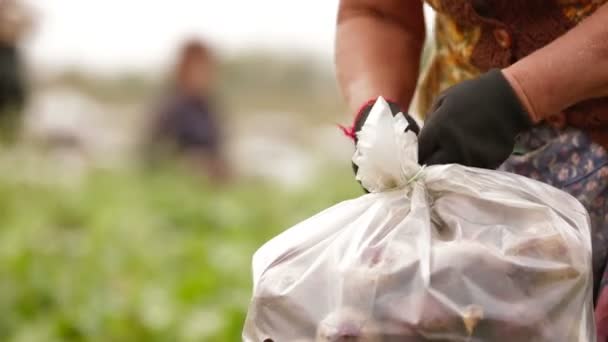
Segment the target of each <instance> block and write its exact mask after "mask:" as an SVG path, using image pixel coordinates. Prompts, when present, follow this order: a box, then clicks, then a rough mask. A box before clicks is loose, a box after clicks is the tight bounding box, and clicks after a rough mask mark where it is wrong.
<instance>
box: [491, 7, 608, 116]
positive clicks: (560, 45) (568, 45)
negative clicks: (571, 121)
mask: <svg viewBox="0 0 608 342" xmlns="http://www.w3.org/2000/svg"><path fill="white" fill-rule="evenodd" d="M503 74H504V75H505V77H506V78H507V80H508V81H509V83H510V84H511V86H512V87H513V88H514V90H515V92H516V93H517V94H518V97H519V98H520V100H521V101H522V102H523V104H524V107H525V108H526V110H527V111H528V112H529V113H530V116H531V117H532V118H533V121H535V122H538V121H541V120H542V119H544V118H546V117H547V116H549V115H552V114H556V113H559V112H561V111H562V110H564V109H566V108H568V107H570V106H571V105H574V104H575V103H577V102H580V101H583V100H587V99H591V98H597V97H604V96H608V4H606V5H603V6H602V7H600V8H599V9H598V10H597V11H596V12H595V13H594V14H593V15H591V16H590V17H589V18H587V19H585V20H583V21H582V22H581V23H580V24H579V25H577V26H576V27H574V28H573V29H572V30H570V31H569V32H568V33H566V34H565V35H563V36H561V37H560V38H558V39H556V40H555V41H553V42H552V43H551V44H549V45H547V46H545V47H543V48H541V49H539V50H537V51H536V52H534V53H533V54H531V55H529V56H527V57H525V58H523V59H521V60H520V61H519V62H517V63H515V64H513V65H511V66H510V67H508V68H506V69H504V70H503Z"/></svg>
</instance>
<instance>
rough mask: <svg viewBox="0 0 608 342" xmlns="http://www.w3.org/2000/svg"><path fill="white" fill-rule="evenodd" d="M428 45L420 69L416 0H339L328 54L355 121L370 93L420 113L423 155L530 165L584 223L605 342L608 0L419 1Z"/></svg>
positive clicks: (426, 159)
mask: <svg viewBox="0 0 608 342" xmlns="http://www.w3.org/2000/svg"><path fill="white" fill-rule="evenodd" d="M426 2H427V3H429V4H430V5H431V6H432V7H433V8H434V9H435V11H436V13H437V16H436V25H435V36H434V41H435V53H434V56H433V58H432V60H431V61H430V63H429V67H428V69H427V70H425V72H424V73H423V75H422V77H420V80H421V82H418V79H419V67H420V56H421V51H422V47H423V43H424V40H425V33H426V32H425V25H424V15H423V2H422V1H398V0H375V1H371V0H341V2H340V9H339V14H338V28H337V42H336V64H337V73H338V80H339V83H340V86H341V88H342V91H343V93H344V94H345V97H346V99H347V101H348V103H349V105H350V107H351V109H352V110H353V111H356V109H357V108H361V109H360V110H359V111H357V114H356V117H355V122H354V124H353V126H352V128H350V129H348V130H347V133H348V134H349V135H350V136H352V137H353V138H356V136H355V133H356V132H357V131H358V130H359V129H360V128H361V127H362V125H363V123H364V122H365V119H366V116H367V115H368V114H369V110H370V108H371V104H372V103H373V102H371V101H373V100H374V99H375V98H377V97H378V96H383V97H385V98H387V99H391V100H392V101H391V105H392V109H393V111H394V112H395V114H396V113H398V112H399V111H401V110H402V109H407V108H409V107H410V104H411V102H412V98H413V95H414V92H415V91H417V94H418V97H417V101H416V102H417V103H416V104H417V107H418V110H419V112H420V113H421V114H424V113H428V114H426V117H425V125H424V127H423V128H422V130H421V132H420V135H419V139H418V143H419V145H418V147H419V160H420V163H421V164H427V165H432V164H449V163H459V164H463V165H467V166H474V167H483V168H490V169H494V168H499V167H500V168H501V169H502V170H505V171H509V172H514V173H518V174H521V175H524V176H528V177H531V178H534V179H537V180H540V181H543V182H545V183H548V184H551V185H554V186H556V187H558V188H560V189H562V190H564V191H566V192H568V193H570V194H571V195H573V196H575V197H576V198H577V199H578V200H580V201H581V203H582V204H583V205H584V206H585V207H586V209H587V210H588V212H589V214H590V218H591V223H592V237H591V238H592V243H593V276H594V300H595V305H596V320H597V328H598V337H599V341H602V342H606V341H608V286H606V285H607V284H608V268H607V254H608V214H607V213H608V153H607V148H608V124H607V123H608V25H607V23H608V1H606V0H593V1H583V0H555V1H544V0H525V1H524V0H427V1H426Z"/></svg>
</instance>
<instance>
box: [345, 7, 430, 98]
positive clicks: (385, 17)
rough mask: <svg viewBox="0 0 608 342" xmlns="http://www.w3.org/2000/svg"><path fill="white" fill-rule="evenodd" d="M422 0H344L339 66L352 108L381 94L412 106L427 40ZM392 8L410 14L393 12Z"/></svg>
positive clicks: (394, 10)
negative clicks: (424, 45) (409, 0)
mask: <svg viewBox="0 0 608 342" xmlns="http://www.w3.org/2000/svg"><path fill="white" fill-rule="evenodd" d="M382 3H383V4H382ZM403 3H408V5H406V6H407V8H400V7H403V6H404V5H403ZM421 4H422V2H421V1H411V2H402V1H385V0H382V1H362V0H359V1H342V3H341V8H340V13H339V17H338V28H337V36H336V69H337V76H338V82H339V85H340V88H341V90H342V92H343V94H344V96H345V98H346V100H347V102H348V105H349V106H350V108H351V109H353V110H355V109H356V108H358V107H359V106H360V105H361V104H362V103H363V102H365V101H367V100H369V99H371V98H375V97H377V96H380V95H381V96H384V97H386V98H389V99H391V100H393V101H396V102H398V103H399V104H400V105H401V106H402V107H403V108H407V107H408V106H409V103H410V100H411V97H412V95H413V93H414V90H415V88H416V83H417V77H418V71H419V65H420V52H421V50H422V45H423V43H424V18H423V15H422V5H421ZM383 6H385V7H384V8H383ZM399 8H400V9H399ZM396 9H397V10H396ZM383 10H386V12H383ZM389 10H393V11H392V12H393V13H394V12H396V13H406V14H403V15H402V14H398V15H394V14H393V13H391V12H389Z"/></svg>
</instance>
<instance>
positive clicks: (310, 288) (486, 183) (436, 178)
mask: <svg viewBox="0 0 608 342" xmlns="http://www.w3.org/2000/svg"><path fill="white" fill-rule="evenodd" d="M406 127H407V121H406V120H405V119H404V118H403V115H401V114H399V115H397V116H395V117H393V116H392V115H391V114H390V110H389V109H388V106H387V104H386V102H385V101H384V100H383V99H379V100H378V102H377V103H376V105H375V106H374V108H373V109H372V112H371V114H370V116H369V117H368V119H367V121H366V124H365V125H364V127H363V129H362V131H361V132H359V133H358V134H359V139H360V140H359V143H358V149H357V151H356V152H355V156H354V157H353V161H354V162H355V163H356V164H357V165H358V166H359V171H358V174H357V178H358V179H359V180H360V181H361V182H362V184H363V185H364V186H365V187H366V188H367V189H368V190H370V191H371V193H370V194H367V195H364V196H361V197H359V198H357V199H353V200H349V201H345V202H342V203H339V204H337V205H335V206H333V207H331V208H329V209H326V210H325V211H323V212H321V213H319V214H317V215H315V216H313V217H311V218H310V219H308V220H306V221H304V222H301V223H299V224H297V225H296V226H294V227H292V228H290V229H288V230H287V231H285V232H284V233H282V234H280V235H279V236H277V237H275V238H274V239H272V240H271V241H269V242H268V243H266V244H265V245H264V246H262V247H261V248H260V249H259V250H258V251H257V252H256V254H255V255H254V258H253V277H254V289H253V299H252V302H251V304H250V308H249V312H248V315H247V320H246V322H245V328H244V331H243V339H244V341H256V342H257V341H260V342H261V341H266V342H271V341H273V342H292V341H296V342H298V341H299V342H303V341H366V342H367V341H471V342H472V341H493V342H494V341H505V342H506V341H509V342H513V341H547V342H549V341H551V342H559V341H564V342H572V341H595V337H594V331H595V329H594V323H593V311H592V310H593V307H592V299H591V296H592V281H591V242H590V231H589V229H590V228H589V221H588V217H587V214H586V212H585V209H584V208H583V206H582V205H581V204H580V203H579V202H578V201H577V200H576V199H574V198H573V197H571V196H570V195H568V194H566V193H565V192H562V191H560V190H558V189H556V188H553V187H551V186H549V185H546V184H543V183H540V182H537V181H534V180H531V179H528V178H524V177H521V176H517V175H514V174H508V173H503V172H498V171H490V170H482V169H476V168H468V167H463V166H460V165H441V166H431V167H426V168H421V167H420V166H419V165H418V163H417V155H416V151H417V146H416V136H415V135H414V134H413V133H411V132H408V133H404V130H405V128H406Z"/></svg>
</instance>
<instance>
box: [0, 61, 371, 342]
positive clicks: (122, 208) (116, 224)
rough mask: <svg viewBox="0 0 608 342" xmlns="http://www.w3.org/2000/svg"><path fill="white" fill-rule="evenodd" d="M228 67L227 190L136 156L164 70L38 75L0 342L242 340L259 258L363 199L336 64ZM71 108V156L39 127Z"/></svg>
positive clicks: (12, 189)
mask: <svg viewBox="0 0 608 342" xmlns="http://www.w3.org/2000/svg"><path fill="white" fill-rule="evenodd" d="M221 68H222V69H221V83H220V84H221V87H220V91H219V94H220V96H221V99H222V101H223V103H224V104H225V106H224V109H225V111H224V112H225V115H224V117H223V119H224V131H225V132H226V137H227V141H226V145H227V148H226V149H227V155H228V157H229V159H230V160H231V163H232V164H233V168H234V169H233V171H234V173H235V177H234V179H233V181H232V182H231V183H229V184H227V185H223V186H220V185H216V184H212V183H210V182H209V181H208V180H207V179H206V178H205V177H203V176H201V175H200V174H199V173H197V172H196V171H195V170H193V169H190V168H188V167H184V166H183V165H180V163H177V162H174V161H171V160H167V161H165V162H164V164H162V165H156V166H155V167H153V168H151V167H148V166H147V165H146V163H145V162H144V161H143V160H142V157H141V155H140V154H139V145H138V142H139V140H140V138H141V137H142V132H144V127H145V122H146V120H147V118H148V117H149V111H148V110H149V109H150V108H152V107H153V104H154V102H155V98H157V97H158V96H159V95H162V92H163V89H164V88H163V87H164V86H163V85H164V84H165V79H166V77H165V76H164V75H163V74H161V73H159V74H157V75H149V74H125V75H117V76H114V77H111V78H107V77H99V76H98V75H94V74H87V73H83V72H81V71H78V70H69V71H66V72H62V73H59V74H46V75H45V74H44V73H43V72H39V73H37V74H36V75H34V76H35V77H32V80H31V84H32V85H33V88H32V96H31V101H30V102H31V104H30V105H29V106H28V108H27V110H26V113H27V116H26V118H27V120H26V122H27V123H26V124H25V127H24V130H23V132H24V133H23V134H22V137H21V140H19V141H18V142H17V143H16V144H10V145H7V146H5V147H3V148H2V150H1V151H0V279H1V281H0V341H10V342H29V341H32V342H34V341H36V342H37V341H45V342H46V341H49V342H52V341H100V342H101V341H238V340H240V334H241V329H242V324H243V321H244V318H245V314H246V309H247V305H248V302H249V298H250V291H251V271H250V263H251V256H252V254H253V252H254V251H255V250H256V249H257V248H258V247H259V246H261V244H263V243H264V242H265V241H267V240H268V239H270V238H272V237H273V236H275V235H276V234H278V233H280V232H281V231H282V230H284V229H286V228H288V227H289V226H291V225H293V224H295V223H297V222H298V221H300V220H302V219H305V218H307V217H309V216H311V215H313V214H315V213H316V212H318V211H320V210H322V209H324V208H326V207H329V206H330V205H333V204H335V203H337V202H339V201H341V200H344V199H348V198H352V197H354V196H358V195H360V194H361V190H360V189H359V187H358V185H357V184H356V182H355V181H354V179H353V176H352V170H351V169H350V162H349V158H350V154H351V153H352V146H351V145H350V142H349V141H348V140H346V139H345V138H344V137H342V136H341V134H340V132H339V131H338V130H337V128H336V127H335V123H336V122H340V121H341V120H342V121H344V120H345V118H347V117H348V116H347V115H346V112H345V110H344V108H343V107H341V101H340V97H339V95H338V94H337V91H336V87H335V82H334V80H333V75H332V70H331V67H330V66H327V65H323V64H322V63H318V62H317V61H314V60H307V59H291V60H285V59H278V60H277V59H273V57H271V56H264V55H251V56H244V57H240V58H237V59H232V60H227V61H225V62H224V63H223V64H222V67H221ZM40 75H44V77H43V76H40ZM41 113H43V114H41ZM66 113H70V115H68V116H71V117H73V120H76V121H74V122H75V123H74V122H73V123H72V124H70V123H69V122H68V123H66V124H64V125H63V126H61V125H60V127H63V128H61V132H63V133H64V134H68V135H69V134H73V135H74V137H75V141H76V143H74V144H75V146H71V145H70V146H67V147H66V146H64V145H62V144H55V143H54V142H53V140H52V139H50V138H49V136H51V137H52V133H53V132H54V130H56V129H57V127H56V126H53V124H52V123H53V122H56V121H53V120H47V121H48V122H50V123H51V124H48V125H47V126H45V125H44V124H43V123H44V122H47V121H44V120H39V119H38V118H39V117H50V118H58V119H61V118H65V116H66ZM93 113H96V114H95V115H93ZM59 121H61V120H59ZM76 123H79V124H76ZM89 126H90V127H92V128H95V129H91V130H87V129H88V127H89ZM83 130H84V132H85V133H86V134H84V135H83V134H82V132H83ZM72 131H73V132H72ZM70 132H71V133H70Z"/></svg>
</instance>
